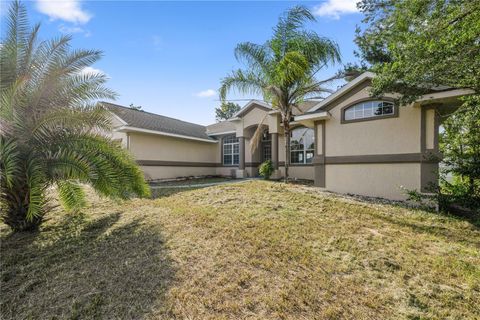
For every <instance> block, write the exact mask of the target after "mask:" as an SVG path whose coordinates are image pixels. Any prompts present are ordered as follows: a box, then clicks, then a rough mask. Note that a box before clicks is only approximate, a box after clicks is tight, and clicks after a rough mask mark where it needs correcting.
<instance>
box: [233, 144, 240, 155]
mask: <svg viewBox="0 0 480 320" xmlns="http://www.w3.org/2000/svg"><path fill="white" fill-rule="evenodd" d="M239 150H240V145H239V144H238V143H237V144H234V145H233V153H237V154H238V153H239Z"/></svg>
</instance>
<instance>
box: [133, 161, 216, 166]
mask: <svg viewBox="0 0 480 320" xmlns="http://www.w3.org/2000/svg"><path fill="white" fill-rule="evenodd" d="M137 164H138V165H140V166H145V167H155V166H158V167H222V164H221V163H215V162H186V161H161V160H137Z"/></svg>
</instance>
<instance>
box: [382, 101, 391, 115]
mask: <svg viewBox="0 0 480 320" xmlns="http://www.w3.org/2000/svg"><path fill="white" fill-rule="evenodd" d="M383 114H393V105H392V104H391V103H384V104H383Z"/></svg>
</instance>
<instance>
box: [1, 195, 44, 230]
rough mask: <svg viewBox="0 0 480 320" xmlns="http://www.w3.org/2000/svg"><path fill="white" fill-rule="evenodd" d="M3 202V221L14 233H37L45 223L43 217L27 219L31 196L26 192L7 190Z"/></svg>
mask: <svg viewBox="0 0 480 320" xmlns="http://www.w3.org/2000/svg"><path fill="white" fill-rule="evenodd" d="M2 187H3V186H2ZM5 189H6V188H4V190H5ZM2 202H3V203H2V212H1V219H2V221H3V222H4V223H5V224H6V225H7V226H9V227H10V228H11V229H12V230H13V231H14V232H23V231H29V232H34V231H37V230H38V228H39V227H40V224H41V223H42V222H43V215H40V216H36V217H33V218H32V219H27V213H28V205H29V194H28V192H27V191H26V190H22V191H20V192H19V191H18V189H17V190H8V191H7V190H5V192H4V195H3V197H2Z"/></svg>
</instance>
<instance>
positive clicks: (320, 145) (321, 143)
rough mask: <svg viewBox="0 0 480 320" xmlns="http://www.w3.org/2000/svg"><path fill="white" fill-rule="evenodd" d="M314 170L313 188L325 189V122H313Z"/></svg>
mask: <svg viewBox="0 0 480 320" xmlns="http://www.w3.org/2000/svg"><path fill="white" fill-rule="evenodd" d="M313 166H314V168H315V177H314V183H315V186H317V187H321V188H325V187H326V184H325V175H326V172H325V170H326V168H325V120H322V121H316V122H315V156H314V157H313Z"/></svg>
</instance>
